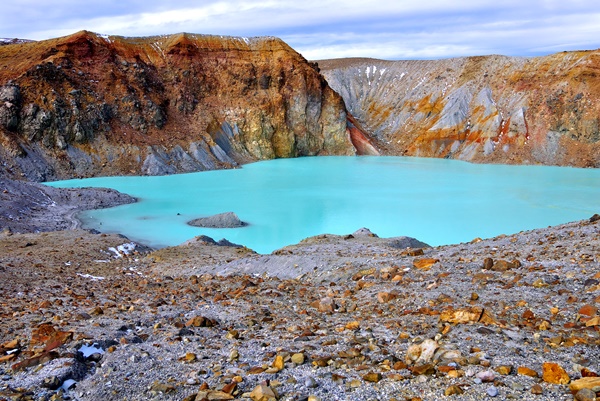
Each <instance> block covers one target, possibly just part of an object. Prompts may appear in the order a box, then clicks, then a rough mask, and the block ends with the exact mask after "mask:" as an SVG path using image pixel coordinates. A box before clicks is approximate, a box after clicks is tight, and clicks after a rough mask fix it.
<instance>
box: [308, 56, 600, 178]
mask: <svg viewBox="0 0 600 401" xmlns="http://www.w3.org/2000/svg"><path fill="white" fill-rule="evenodd" d="M317 63H318V65H319V68H320V70H321V73H322V74H323V75H324V76H325V77H326V79H327V82H328V83H329V84H330V85H331V87H332V88H333V89H334V90H336V91H337V92H338V93H339V94H341V95H342V97H343V98H344V102H345V104H346V107H347V108H348V110H349V112H350V113H351V114H352V116H354V118H355V119H356V120H357V121H358V123H359V124H360V125H361V126H362V128H363V129H364V130H365V131H366V132H369V133H370V137H371V140H372V141H373V143H374V144H376V146H377V147H378V149H379V151H380V152H382V153H383V154H388V155H407V156H427V157H443V158H453V159H461V160H468V161H475V162H486V163H490V162H491V163H511V164H548V165H567V166H578V167H600V117H599V116H600V51H598V50H594V51H572V52H561V53H556V54H553V55H550V56H544V57H531V58H525V57H505V56H498V55H492V56H479V57H462V58H452V59H445V60H406V61H386V60H376V59H367V58H350V59H333V60H319V61H317Z"/></svg>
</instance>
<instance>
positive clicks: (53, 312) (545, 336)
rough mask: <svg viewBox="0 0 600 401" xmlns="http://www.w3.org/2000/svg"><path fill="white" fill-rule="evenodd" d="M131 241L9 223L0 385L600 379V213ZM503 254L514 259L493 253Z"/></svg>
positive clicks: (536, 383) (160, 387)
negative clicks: (493, 226) (257, 246)
mask: <svg viewBox="0 0 600 401" xmlns="http://www.w3.org/2000/svg"><path fill="white" fill-rule="evenodd" d="M126 241H127V240H125V239H124V238H122V237H119V236H112V235H103V234H90V233H88V232H85V231H63V232H50V233H43V234H23V235H16V234H15V235H12V236H7V237H4V238H2V239H0V255H1V256H0V286H1V288H0V290H1V291H2V293H3V294H5V295H4V296H3V298H2V301H1V303H0V317H1V320H0V336H1V337H0V354H1V355H0V358H1V359H0V361H2V362H0V378H2V381H1V382H0V399H1V398H6V399H28V397H29V399H50V398H52V397H54V398H53V399H61V397H62V398H65V397H67V396H68V397H70V398H71V399H81V400H97V399H105V400H122V399H131V400H146V399H167V400H182V399H186V400H202V399H209V400H210V399H248V400H268V399H279V400H306V399H311V400H317V399H321V400H328V399H353V400H371V399H382V400H394V399H395V400H417V399H421V400H431V399H445V398H448V399H456V400H478V399H481V400H484V399H490V398H494V397H495V398H496V399H519V400H522V399H525V400H560V399H563V400H571V399H574V398H575V397H576V396H577V397H578V398H577V399H593V398H592V397H593V396H595V392H596V391H598V390H600V388H598V380H596V379H598V373H600V372H599V368H598V361H599V360H600V351H599V350H600V347H599V345H600V322H598V319H597V318H598V307H599V306H600V264H599V261H598V257H599V255H598V249H600V248H599V245H600V222H598V221H594V222H591V221H589V220H586V221H581V222H576V223H571V224H567V225H563V226H559V227H552V228H547V229H541V230H535V231H531V232H523V233H519V234H514V235H507V236H501V237H497V238H493V239H489V240H483V241H482V240H476V241H473V242H472V243H465V244H459V245H452V246H444V247H435V248H430V247H424V248H419V249H415V248H404V249H402V248H398V247H393V246H390V243H391V242H390V241H389V239H383V238H377V237H376V236H374V235H349V236H333V235H322V236H317V237H313V238H309V239H307V240H305V241H303V242H302V243H300V244H297V245H293V246H289V247H285V248H282V249H280V250H278V251H276V252H274V253H273V254H272V255H257V254H255V253H253V252H252V251H251V250H249V249H247V248H243V247H241V248H240V247H229V246H217V245H213V244H211V243H210V242H209V241H190V242H189V243H188V244H186V245H182V246H179V247H172V248H165V249H161V250H158V251H154V252H151V253H148V254H146V253H139V252H137V251H136V249H135V247H132V246H130V245H129V246H127V247H123V246H122V245H124V243H128V242H126ZM120 245H121V247H119V246H120ZM111 249H123V250H128V251H127V252H122V253H115V252H113V251H111ZM488 258H491V259H492V263H491V265H490V262H489V261H486V259H488ZM423 259H431V260H435V263H431V264H429V265H428V266H427V267H423V266H421V265H419V263H415V261H419V260H423ZM501 260H503V261H507V264H510V267H509V268H507V269H492V268H491V267H493V266H494V265H496V264H497V263H498V261H501ZM290 261H293V263H291V264H290ZM515 261H518V262H519V263H515ZM281 266H289V267H288V268H286V269H282V268H281ZM292 273H294V274H292ZM82 345H89V346H90V347H88V348H85V352H84V351H81V352H78V351H79V350H82V348H81V346H82ZM584 397H587V398H584Z"/></svg>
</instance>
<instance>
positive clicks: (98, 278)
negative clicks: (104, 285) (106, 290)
mask: <svg viewBox="0 0 600 401" xmlns="http://www.w3.org/2000/svg"><path fill="white" fill-rule="evenodd" d="M77 275H78V276H79V277H83V278H89V279H90V280H92V281H99V280H104V277H100V276H92V275H91V274H82V273H77Z"/></svg>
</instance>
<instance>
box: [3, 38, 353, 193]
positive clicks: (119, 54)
mask: <svg viewBox="0 0 600 401" xmlns="http://www.w3.org/2000/svg"><path fill="white" fill-rule="evenodd" d="M0 100H1V101H0V143H1V144H2V147H1V148H0V160H1V161H2V168H1V170H0V174H2V175H8V176H13V177H19V176H24V177H26V178H28V179H30V180H35V181H43V180H51V179H57V178H68V177H74V176H93V175H115V174H169V173H175V172H186V171H198V170H206V169H216V168H231V167H235V166H237V165H238V164H240V163H245V162H249V161H255V160H261V159H271V158H279V157H296V156H304V155H322V154H327V155H330V154H336V155H351V154H354V153H355V149H354V147H353V145H352V142H351V141H350V135H349V132H348V131H347V126H346V125H347V117H346V111H345V107H344V103H343V101H342V99H341V97H340V96H339V95H338V94H336V93H335V92H334V91H333V90H332V89H331V88H329V87H328V85H327V83H326V82H325V80H324V79H323V78H322V76H321V75H320V74H319V73H318V69H317V68H316V66H315V65H313V64H310V63H308V62H307V61H306V60H305V59H304V58H303V57H302V56H301V55H300V54H298V53H297V52H295V51H294V50H293V49H291V48H290V47H289V46H288V45H286V44H285V43H284V42H283V41H281V40H279V39H277V38H271V37H265V38H250V39H246V38H234V37H218V36H206V35H194V34H177V35H168V36H156V37H146V38H124V37H116V36H101V35H97V34H93V33H90V32H86V31H82V32H79V33H76V34H74V35H71V36H67V37H62V38H58V39H51V40H45V41H40V42H29V43H14V44H6V45H4V46H1V47H0Z"/></svg>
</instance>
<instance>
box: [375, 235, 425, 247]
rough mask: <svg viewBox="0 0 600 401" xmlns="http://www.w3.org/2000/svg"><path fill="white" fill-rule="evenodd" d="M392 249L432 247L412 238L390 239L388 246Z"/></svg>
mask: <svg viewBox="0 0 600 401" xmlns="http://www.w3.org/2000/svg"><path fill="white" fill-rule="evenodd" d="M386 245H387V246H389V247H391V248H397V249H405V248H430V246H429V245H428V244H426V243H424V242H421V241H419V240H418V239H416V238H412V237H393V238H390V239H389V240H388V242H387V244H386Z"/></svg>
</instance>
